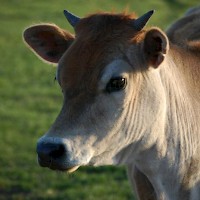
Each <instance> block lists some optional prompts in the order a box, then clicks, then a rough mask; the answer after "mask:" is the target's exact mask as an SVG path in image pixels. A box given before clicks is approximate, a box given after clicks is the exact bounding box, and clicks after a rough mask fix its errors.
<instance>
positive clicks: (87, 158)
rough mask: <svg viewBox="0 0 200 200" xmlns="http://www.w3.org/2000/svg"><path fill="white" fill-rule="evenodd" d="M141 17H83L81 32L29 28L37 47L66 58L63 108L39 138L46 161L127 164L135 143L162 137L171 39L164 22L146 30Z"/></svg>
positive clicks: (54, 58) (55, 58) (61, 76)
mask: <svg viewBox="0 0 200 200" xmlns="http://www.w3.org/2000/svg"><path fill="white" fill-rule="evenodd" d="M134 20H135V17H134V16H132V15H125V14H107V13H106V14H105V13H100V14H94V15H91V16H89V17H86V18H83V19H81V20H80V21H79V22H78V24H77V25H76V27H75V36H74V35H72V34H70V33H68V32H66V31H64V30H62V29H60V28H59V27H57V26H55V25H52V24H42V25H36V26H32V27H30V28H28V29H26V30H25V32H24V40H25V42H26V43H27V44H28V45H29V46H30V47H31V48H32V50H33V51H34V52H36V54H38V55H39V56H40V57H41V58H43V59H44V60H46V61H48V62H53V63H58V68H57V74H56V79H57V81H58V83H59V85H60V87H61V89H62V91H63V96H64V101H63V107H62V109H61V112H60V114H59V115H58V117H57V119H56V120H55V122H54V124H53V125H52V127H51V128H50V130H49V131H48V132H47V133H46V134H45V135H44V136H43V137H42V138H40V139H39V141H38V145H37V152H38V160H39V163H40V165H41V166H44V167H49V168H51V169H58V170H67V171H74V170H76V169H77V168H78V167H79V166H82V165H105V164H119V163H122V162H126V161H123V158H119V159H118V158H117V157H116V155H118V154H119V153H120V152H121V151H122V150H123V149H125V148H126V147H127V146H129V145H131V144H133V145H135V146H138V144H139V143H140V144H141V146H142V148H143V147H147V146H148V145H150V144H151V142H152V141H153V140H156V135H154V136H153V137H151V131H152V130H153V129H154V128H155V127H157V126H159V124H160V123H162V117H163V116H164V115H163V112H164V109H163V108H164V105H165V100H164V90H163V88H162V85H161V81H160V78H159V76H158V72H157V69H155V68H157V67H158V66H159V65H160V64H161V63H162V62H163V60H164V56H165V54H166V53H167V50H168V40H167V38H166V36H165V34H164V33H163V32H162V31H161V30H159V29H157V28H152V29H150V30H147V31H145V30H138V29H137V28H136V27H133V26H132V22H133V21H134ZM150 138H151V139H150ZM136 152H137V150H136V149H135V153H136Z"/></svg>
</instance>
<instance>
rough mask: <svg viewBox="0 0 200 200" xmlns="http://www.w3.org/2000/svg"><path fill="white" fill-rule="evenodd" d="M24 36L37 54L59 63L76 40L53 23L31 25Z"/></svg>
mask: <svg viewBox="0 0 200 200" xmlns="http://www.w3.org/2000/svg"><path fill="white" fill-rule="evenodd" d="M23 38H24V41H25V42H26V43H27V44H28V46H29V47H30V48H31V49H32V50H33V52H34V53H36V55H38V56H39V57H40V58H42V59H44V60H45V61H48V62H51V63H58V61H59V59H60V58H61V56H62V55H63V53H64V52H65V51H66V50H67V49H68V48H69V46H70V45H71V43H72V42H73V40H74V36H73V35H71V34H70V33H68V32H67V31H65V30H63V29H61V28H59V27H58V26H56V25H53V24H41V25H35V26H31V27H29V28H27V29H26V30H25V31H24V34H23Z"/></svg>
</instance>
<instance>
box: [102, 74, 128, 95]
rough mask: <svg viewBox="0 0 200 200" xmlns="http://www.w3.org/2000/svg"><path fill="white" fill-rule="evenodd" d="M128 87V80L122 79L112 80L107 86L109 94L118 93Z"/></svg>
mask: <svg viewBox="0 0 200 200" xmlns="http://www.w3.org/2000/svg"><path fill="white" fill-rule="evenodd" d="M125 87H126V79H125V78H122V77H115V78H111V79H110V81H109V82H108V84H107V86H106V91H107V92H109V93H110V92H116V91H119V90H123V89H125Z"/></svg>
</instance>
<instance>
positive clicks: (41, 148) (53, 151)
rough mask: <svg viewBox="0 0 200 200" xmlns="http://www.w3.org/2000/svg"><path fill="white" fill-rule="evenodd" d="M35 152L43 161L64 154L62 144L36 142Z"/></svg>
mask: <svg viewBox="0 0 200 200" xmlns="http://www.w3.org/2000/svg"><path fill="white" fill-rule="evenodd" d="M37 154H38V157H39V158H40V159H42V160H44V161H49V160H51V159H58V158H60V157H62V156H63V155H64V154H65V147H64V145H63V144H55V143H38V144H37Z"/></svg>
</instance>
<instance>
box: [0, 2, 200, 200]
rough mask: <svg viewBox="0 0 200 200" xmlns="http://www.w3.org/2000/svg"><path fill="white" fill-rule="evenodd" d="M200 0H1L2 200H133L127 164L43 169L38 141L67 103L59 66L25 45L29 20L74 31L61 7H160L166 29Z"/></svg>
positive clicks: (156, 20)
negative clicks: (68, 171) (72, 170)
mask: <svg viewBox="0 0 200 200" xmlns="http://www.w3.org/2000/svg"><path fill="white" fill-rule="evenodd" d="M198 2H199V0H190V1H188V0H150V1H149V0H143V1H140V0H124V1H117V0H107V1H106V0H79V1H78V0H73V1H72V0H71V1H70V0H58V1H54V0H48V1H44V0H43V1H42V0H34V1H33V0H9V1H6V0H0V24H1V26H0V53H1V59H0V200H9V199H12V200H24V199H27V200H30V199H36V200H39V199H50V200H53V199H55V200H59V199H60V200H61V199H67V200H124V199H125V200H133V199H134V196H133V194H132V191H131V189H130V186H129V183H128V180H127V178H126V171H125V169H124V168H116V167H98V168H93V167H83V168H80V169H79V170H78V171H77V172H76V173H74V174H71V175H68V174H66V173H56V172H53V171H50V170H48V169H43V168H40V167H39V166H38V165H37V161H36V152H35V147H36V141H37V139H38V138H39V137H40V136H42V135H43V134H44V133H45V131H47V130H48V128H49V127H50V125H51V124H52V122H53V121H54V119H55V117H56V116H57V114H58V112H59V109H60V108H61V104H62V95H61V92H60V89H59V87H58V85H57V84H56V83H55V82H54V76H55V68H54V67H52V66H48V65H47V64H45V63H42V62H41V61H40V60H39V59H37V57H36V56H35V55H34V54H32V53H31V52H30V51H29V50H28V49H27V48H26V47H25V45H24V44H23V41H22V32H23V29H24V28H25V27H27V26H29V25H30V24H34V23H40V22H54V23H56V24H58V25H59V26H60V27H62V28H67V29H69V30H71V31H72V29H71V27H70V26H69V25H68V23H67V21H66V20H65V18H64V16H63V14H62V11H63V9H68V10H70V11H72V12H73V13H75V14H77V15H79V16H84V15H86V14H88V13H91V12H95V11H99V10H106V11H110V10H116V11H122V10H124V9H125V8H126V7H129V10H130V11H136V12H137V13H138V14H143V13H144V12H146V11H148V10H150V9H155V10H156V11H157V12H156V13H155V15H154V16H153V17H152V20H151V22H150V25H156V26H159V27H161V28H163V29H165V28H166V27H167V25H168V24H170V23H171V22H172V21H173V20H174V19H176V18H178V17H179V16H181V15H182V14H183V13H184V12H185V10H186V9H188V8H189V7H191V6H194V5H197V4H198Z"/></svg>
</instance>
